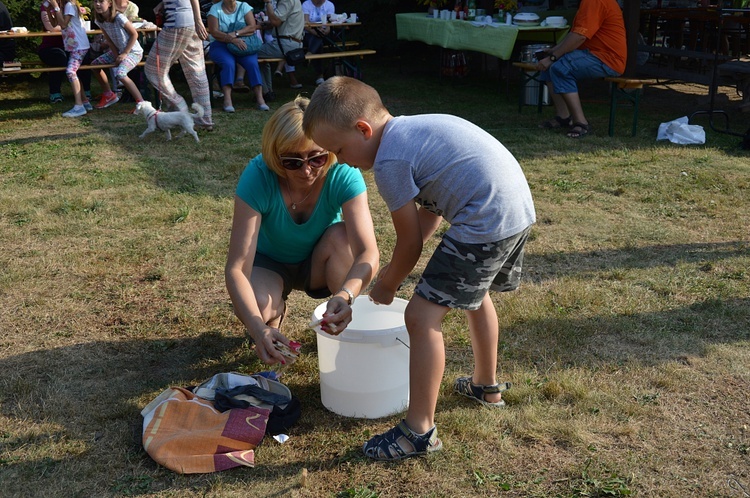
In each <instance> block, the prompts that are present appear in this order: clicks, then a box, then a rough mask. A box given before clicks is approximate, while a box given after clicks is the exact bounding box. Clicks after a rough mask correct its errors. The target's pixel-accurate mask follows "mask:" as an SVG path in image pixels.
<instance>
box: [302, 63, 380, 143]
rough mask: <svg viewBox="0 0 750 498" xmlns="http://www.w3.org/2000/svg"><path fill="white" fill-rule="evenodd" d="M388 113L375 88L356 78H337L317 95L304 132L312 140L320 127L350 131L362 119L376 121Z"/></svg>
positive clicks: (303, 125)
mask: <svg viewBox="0 0 750 498" xmlns="http://www.w3.org/2000/svg"><path fill="white" fill-rule="evenodd" d="M387 113H388V110H387V109H386V108H385V106H384V105H383V101H382V100H380V95H379V94H378V92H377V90H375V89H374V88H373V87H371V86H370V85H368V84H366V83H363V82H361V81H359V80H357V79H354V78H349V77H346V76H334V77H333V78H329V79H327V80H326V81H325V82H324V83H323V84H321V85H320V86H318V88H316V89H315V91H314V92H313V94H312V97H310V104H309V105H308V106H307V110H306V111H305V117H304V118H303V120H302V129H303V130H304V131H305V134H306V135H307V136H308V137H309V136H311V134H312V129H313V127H314V126H315V125H317V124H326V125H329V126H332V127H334V128H337V129H341V130H346V129H349V128H350V127H353V126H354V124H355V123H356V122H357V120H359V119H364V120H366V121H372V120H376V119H378V118H380V117H381V116H383V115H384V114H387Z"/></svg>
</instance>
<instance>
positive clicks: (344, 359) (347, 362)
mask: <svg viewBox="0 0 750 498" xmlns="http://www.w3.org/2000/svg"><path fill="white" fill-rule="evenodd" d="M326 304H327V303H323V304H321V305H320V306H318V307H317V308H315V311H314V312H313V320H320V319H321V318H322V317H323V313H325V310H326ZM406 305H407V301H405V300H403V299H398V298H395V299H394V300H393V303H391V304H390V305H387V306H386V305H383V304H380V305H376V304H375V303H373V302H372V301H370V300H369V299H368V298H367V296H359V297H358V298H357V299H355V301H354V303H353V305H352V323H350V324H349V326H348V327H347V328H346V329H345V330H344V331H343V332H342V333H341V334H339V335H336V336H334V335H330V334H327V333H325V332H323V330H321V329H320V327H315V332H316V336H317V340H318V367H319V369H320V398H321V401H322V402H323V406H325V407H326V408H328V409H329V410H331V411H332V412H334V413H338V414H339V415H343V416H345V417H356V418H379V417H385V416H388V415H392V414H394V413H398V412H400V411H403V410H405V409H406V408H407V407H408V406H409V347H408V344H409V335H408V333H407V332H406V326H405V325H404V310H405V309H406Z"/></svg>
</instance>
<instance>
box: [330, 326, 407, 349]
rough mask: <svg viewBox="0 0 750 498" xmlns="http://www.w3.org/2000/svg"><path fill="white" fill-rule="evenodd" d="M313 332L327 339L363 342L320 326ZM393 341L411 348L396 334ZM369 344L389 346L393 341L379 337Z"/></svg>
mask: <svg viewBox="0 0 750 498" xmlns="http://www.w3.org/2000/svg"><path fill="white" fill-rule="evenodd" d="M315 332H317V333H319V334H323V336H325V337H328V338H329V339H335V340H337V341H341V342H351V343H355V344H361V343H363V342H365V341H363V340H361V339H356V338H353V337H343V336H341V335H331V334H329V333H328V332H326V331H325V330H323V329H321V328H320V327H315ZM395 342H400V343H401V344H403V345H404V346H405V347H406V349H411V348H410V347H409V345H408V344H406V343H405V342H404V341H402V340H401V339H400V338H399V337H398V336H396V340H395ZM371 344H380V345H381V346H383V347H385V346H391V345H393V344H394V343H392V342H391V340H386V339H381V340H379V341H374V342H371Z"/></svg>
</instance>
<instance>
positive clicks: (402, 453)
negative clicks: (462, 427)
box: [362, 420, 443, 460]
mask: <svg viewBox="0 0 750 498" xmlns="http://www.w3.org/2000/svg"><path fill="white" fill-rule="evenodd" d="M442 448H443V443H442V441H440V439H438V437H437V427H433V428H432V429H430V430H429V431H427V432H426V433H424V434H417V433H415V432H414V431H412V430H411V429H409V426H408V425H406V421H404V420H402V421H401V422H399V423H398V425H397V426H396V427H394V428H393V429H391V430H389V431H388V432H385V433H383V434H379V435H377V436H375V437H373V438H372V439H370V440H369V441H367V442H366V443H365V445H364V446H363V447H362V451H364V453H365V456H368V457H370V458H372V459H374V460H401V459H404V458H409V457H413V456H419V455H426V454H428V453H433V452H435V451H439V450H441V449H442Z"/></svg>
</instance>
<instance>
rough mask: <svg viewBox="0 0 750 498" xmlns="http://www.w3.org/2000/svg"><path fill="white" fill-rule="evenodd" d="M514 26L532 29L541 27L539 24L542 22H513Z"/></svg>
mask: <svg viewBox="0 0 750 498" xmlns="http://www.w3.org/2000/svg"><path fill="white" fill-rule="evenodd" d="M513 24H514V25H516V26H519V27H523V26H528V27H532V26H539V24H541V23H540V21H513Z"/></svg>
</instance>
